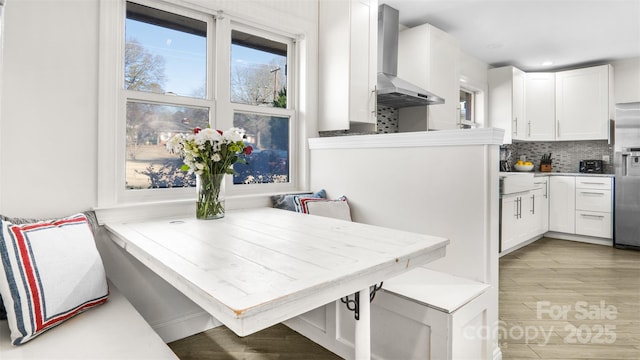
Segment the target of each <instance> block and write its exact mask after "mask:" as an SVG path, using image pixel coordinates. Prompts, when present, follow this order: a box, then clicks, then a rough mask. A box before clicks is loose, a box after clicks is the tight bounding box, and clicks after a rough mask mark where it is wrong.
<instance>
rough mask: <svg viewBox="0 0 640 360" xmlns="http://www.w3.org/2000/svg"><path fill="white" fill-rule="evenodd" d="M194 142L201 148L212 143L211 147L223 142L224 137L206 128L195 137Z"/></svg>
mask: <svg viewBox="0 0 640 360" xmlns="http://www.w3.org/2000/svg"><path fill="white" fill-rule="evenodd" d="M194 141H195V143H196V144H197V145H199V146H203V145H204V144H205V143H206V142H207V141H208V142H210V143H211V145H214V144H215V143H217V142H219V141H222V135H220V133H218V132H217V131H216V130H213V129H211V128H206V129H202V130H200V132H199V133H197V134H196V135H195V139H194Z"/></svg>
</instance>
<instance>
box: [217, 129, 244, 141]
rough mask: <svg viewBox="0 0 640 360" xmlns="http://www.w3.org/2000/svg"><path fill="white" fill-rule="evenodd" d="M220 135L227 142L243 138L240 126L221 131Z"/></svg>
mask: <svg viewBox="0 0 640 360" xmlns="http://www.w3.org/2000/svg"><path fill="white" fill-rule="evenodd" d="M222 137H224V138H225V140H229V142H236V141H242V139H244V130H243V129H240V128H235V127H234V128H231V129H229V130H226V131H225V132H224V133H222Z"/></svg>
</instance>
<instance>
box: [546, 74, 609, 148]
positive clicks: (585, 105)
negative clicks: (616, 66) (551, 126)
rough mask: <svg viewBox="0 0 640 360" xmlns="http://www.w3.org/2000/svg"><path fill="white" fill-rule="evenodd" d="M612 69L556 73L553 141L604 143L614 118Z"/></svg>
mask: <svg viewBox="0 0 640 360" xmlns="http://www.w3.org/2000/svg"><path fill="white" fill-rule="evenodd" d="M613 111H614V106H613V68H612V67H611V65H601V66H595V67H589V68H583V69H575V70H568V71H560V72H557V73H556V139H557V140H607V139H609V120H610V119H612V118H613Z"/></svg>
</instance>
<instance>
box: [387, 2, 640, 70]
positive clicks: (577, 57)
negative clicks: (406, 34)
mask: <svg viewBox="0 0 640 360" xmlns="http://www.w3.org/2000/svg"><path fill="white" fill-rule="evenodd" d="M379 3H380V4H383V3H385V4H387V5H389V6H391V7H393V8H395V9H397V10H398V11H399V12H400V24H401V25H404V26H407V27H414V26H417V25H421V24H424V23H429V24H431V25H433V26H435V27H437V28H440V29H442V30H444V31H445V32H447V33H449V34H451V35H453V36H454V37H455V38H457V39H458V41H459V42H460V47H461V49H462V51H464V52H465V53H467V54H469V55H472V56H474V57H476V58H478V59H480V60H482V61H484V62H486V63H488V64H489V65H491V66H503V65H513V66H516V67H518V68H520V69H521V70H524V71H552V70H559V69H566V68H571V67H577V66H584V65H591V64H601V63H605V62H610V61H614V60H619V59H628V58H632V57H640V0H555V1H554V0H380V1H379ZM548 61H550V62H552V64H551V65H543V63H544V62H548Z"/></svg>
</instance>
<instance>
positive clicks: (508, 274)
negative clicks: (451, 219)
mask: <svg viewBox="0 0 640 360" xmlns="http://www.w3.org/2000/svg"><path fill="white" fill-rule="evenodd" d="M500 320H501V323H500V330H501V339H500V344H501V349H502V353H503V358H504V359H507V360H508V359H563V360H566V359H607V360H613V359H640V252H638V251H633V250H620V249H615V248H612V247H607V246H602V245H591V244H584V243H578V242H572V241H565V240H556V239H548V238H543V239H540V240H538V241H536V242H534V243H533V244H530V245H528V246H526V247H524V248H522V249H520V250H518V251H515V252H513V253H511V254H508V255H506V256H503V257H502V258H501V259H500Z"/></svg>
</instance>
